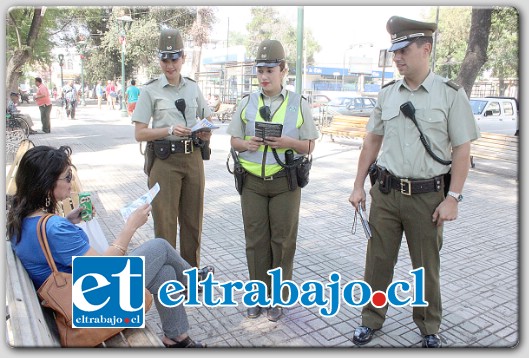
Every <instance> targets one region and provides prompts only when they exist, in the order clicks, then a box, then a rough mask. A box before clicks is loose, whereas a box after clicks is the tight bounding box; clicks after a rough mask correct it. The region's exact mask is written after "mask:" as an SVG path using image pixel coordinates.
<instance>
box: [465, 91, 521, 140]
mask: <svg viewBox="0 0 529 358" xmlns="http://www.w3.org/2000/svg"><path fill="white" fill-rule="evenodd" d="M470 106H471V107H472V112H473V113H474V118H476V122H477V123H478V127H479V129H480V131H482V132H488V133H500V134H508V135H518V112H519V107H518V101H517V100H516V98H512V97H483V98H470Z"/></svg>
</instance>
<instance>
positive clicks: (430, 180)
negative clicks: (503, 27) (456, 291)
mask: <svg viewBox="0 0 529 358" xmlns="http://www.w3.org/2000/svg"><path fill="white" fill-rule="evenodd" d="M386 27H387V31H388V32H389V34H390V35H391V39H392V40H391V42H392V45H391V47H390V49H389V51H391V52H393V53H394V57H393V61H394V62H395V65H396V67H397V69H398V71H399V73H400V74H401V75H402V76H403V78H402V79H400V80H397V81H392V82H390V83H388V84H386V85H385V86H384V88H382V90H381V91H380V93H379V95H378V101H377V104H376V106H375V109H374V111H373V113H372V114H371V117H370V119H369V122H368V124H367V128H366V129H367V131H368V134H367V136H366V137H365V139H364V143H363V145H362V151H361V152H360V158H359V161H358V170H357V174H356V179H355V182H354V187H353V191H352V193H351V195H350V197H349V201H350V202H351V204H352V205H353V206H354V207H355V208H357V209H358V206H359V205H361V206H362V208H364V209H365V203H366V192H365V190H364V182H365V179H366V177H367V174H368V171H369V170H370V167H371V168H372V169H373V171H372V173H373V174H374V176H376V180H375V183H374V185H373V187H372V188H371V191H370V194H371V198H372V202H371V207H370V213H369V223H370V226H371V230H372V238H371V239H370V240H369V243H368V245H367V253H366V264H365V273H364V280H365V282H366V283H368V284H369V285H370V286H371V289H372V290H373V292H375V291H382V292H386V289H387V287H388V285H389V284H390V283H391V281H392V280H393V274H394V269H395V264H396V262H397V257H398V254H399V248H400V245H401V241H402V236H403V233H405V234H406V241H407V243H408V248H409V253H410V257H411V262H412V266H413V269H418V268H424V297H425V300H426V301H427V302H428V305H427V306H426V307H413V321H414V322H415V324H416V325H417V327H418V328H419V330H420V333H421V335H422V346H423V347H426V348H438V347H441V345H442V343H441V338H440V337H439V335H438V333H439V327H440V325H441V320H442V305H441V289H440V281H439V279H440V277H439V273H440V263H441V262H440V250H441V247H442V244H443V224H444V222H446V221H452V220H455V219H456V218H457V212H458V205H459V203H460V202H461V200H462V199H463V196H462V195H461V192H462V191H463V185H464V183H465V180H466V178H467V175H468V170H469V164H470V142H471V141H472V140H475V139H477V138H478V137H479V130H478V128H477V125H476V121H475V119H474V116H473V114H472V109H471V107H470V104H469V101H468V98H467V95H466V94H465V91H464V89H463V88H461V87H460V86H458V85H457V84H455V83H454V82H452V81H449V80H447V79H445V78H443V77H441V76H438V75H436V74H434V73H433V72H432V71H431V70H430V55H431V52H432V36H433V33H434V32H435V30H436V29H437V25H436V24H435V23H426V22H419V21H414V20H410V19H406V18H402V17H398V16H393V17H391V18H390V19H389V21H388V22H387V26H386ZM399 107H400V108H401V110H400V111H399ZM413 108H415V109H416V111H415V110H414V109H413ZM413 119H415V120H416V122H414V121H413ZM421 131H422V132H423V133H424V136H425V137H426V140H425V141H421V139H422V138H420V137H421V134H420V133H421ZM424 142H425V143H427V144H424ZM380 149H382V152H381V154H380V156H379V157H378V158H377V156H378V153H379V151H380ZM450 159H451V162H450ZM373 163H376V167H375V166H372V164H373ZM450 163H451V166H450ZM449 171H451V180H450V181H449V182H447V179H448V176H447V175H445V174H446V173H448V172H449ZM375 173H376V174H375ZM372 182H373V179H372ZM446 186H448V188H445V187H446ZM445 189H449V191H448V195H446V196H445ZM387 310H388V305H387V304H386V305H385V306H383V307H375V306H373V305H372V304H371V303H368V304H367V305H365V306H364V307H363V309H362V325H361V326H359V327H357V328H356V329H355V331H354V335H353V342H354V343H355V344H356V345H363V344H366V343H368V342H370V341H371V339H372V338H373V335H374V333H375V331H377V330H379V329H381V328H382V326H383V324H384V321H385V318H386V313H387Z"/></svg>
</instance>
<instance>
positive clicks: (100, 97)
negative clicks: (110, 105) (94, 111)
mask: <svg viewBox="0 0 529 358" xmlns="http://www.w3.org/2000/svg"><path fill="white" fill-rule="evenodd" d="M104 92H105V91H104V90H103V86H102V84H101V81H97V85H96V96H97V108H99V109H101V103H102V102H103V93H104Z"/></svg>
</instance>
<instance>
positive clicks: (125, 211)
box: [120, 183, 160, 221]
mask: <svg viewBox="0 0 529 358" xmlns="http://www.w3.org/2000/svg"><path fill="white" fill-rule="evenodd" d="M159 191H160V184H158V183H156V184H154V186H153V187H152V188H151V189H149V191H148V192H146V193H145V194H143V195H142V196H140V197H139V198H138V199H136V200H134V201H133V202H132V203H130V204H129V205H127V206H125V207H123V208H121V210H120V211H121V216H123V220H125V221H127V219H128V218H129V216H130V214H132V213H133V212H134V210H136V209H137V208H139V207H140V206H142V205H143V204H150V203H151V202H152V200H153V199H154V197H155V196H156V194H158V192H159Z"/></svg>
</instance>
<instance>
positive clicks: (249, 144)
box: [244, 137, 264, 152]
mask: <svg viewBox="0 0 529 358" xmlns="http://www.w3.org/2000/svg"><path fill="white" fill-rule="evenodd" d="M244 144H245V145H246V150H248V151H250V152H255V151H256V150H257V149H259V147H260V146H262V145H263V144H264V141H263V139H262V138H260V137H252V138H250V139H249V140H246V141H244Z"/></svg>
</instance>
